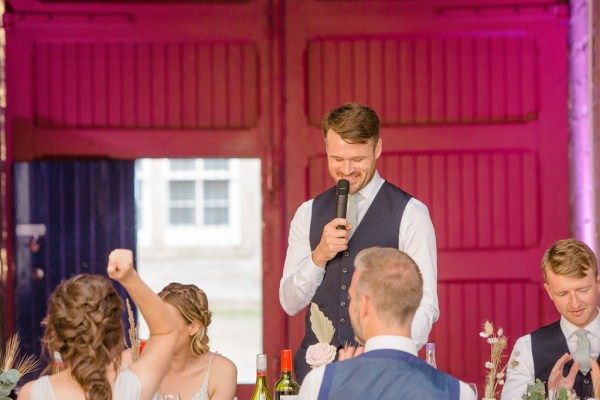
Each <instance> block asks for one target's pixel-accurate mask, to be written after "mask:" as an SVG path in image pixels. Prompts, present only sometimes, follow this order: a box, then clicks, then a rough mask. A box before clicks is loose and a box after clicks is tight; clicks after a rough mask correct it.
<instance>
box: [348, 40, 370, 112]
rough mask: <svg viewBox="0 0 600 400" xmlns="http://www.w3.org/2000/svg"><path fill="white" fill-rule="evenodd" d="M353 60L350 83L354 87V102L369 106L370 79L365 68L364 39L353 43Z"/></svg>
mask: <svg viewBox="0 0 600 400" xmlns="http://www.w3.org/2000/svg"><path fill="white" fill-rule="evenodd" d="M353 44H354V46H353V52H354V59H353V63H352V66H351V68H352V74H353V77H352V82H354V87H355V93H354V96H355V99H356V100H355V101H357V102H359V103H365V104H369V88H368V82H369V80H370V79H371V78H372V77H371V76H370V75H369V70H368V67H367V65H368V64H367V58H368V57H369V53H368V44H367V40H366V39H358V40H355V41H354V42H353Z"/></svg>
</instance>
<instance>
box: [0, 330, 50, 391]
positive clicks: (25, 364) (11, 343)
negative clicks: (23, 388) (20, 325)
mask: <svg viewBox="0 0 600 400" xmlns="http://www.w3.org/2000/svg"><path fill="white" fill-rule="evenodd" d="M19 344H21V337H20V336H19V335H18V334H15V335H13V336H11V337H10V339H8V341H7V342H6V350H5V351H4V354H2V351H1V350H0V367H1V368H2V371H1V373H0V400H10V397H9V396H10V393H11V392H12V390H13V389H14V388H15V386H17V383H19V379H21V378H22V377H23V376H24V375H26V374H28V373H30V372H32V371H34V370H35V369H36V368H37V367H38V366H39V365H40V363H39V360H38V359H36V358H35V357H34V356H31V355H29V356H26V357H19Z"/></svg>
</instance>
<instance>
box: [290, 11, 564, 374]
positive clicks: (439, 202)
mask: <svg viewBox="0 0 600 400" xmlns="http://www.w3.org/2000/svg"><path fill="white" fill-rule="evenodd" d="M462 3H463V2H460V1H457V2H441V1H440V2H402V1H400V2H356V1H352V2H350V1H348V2H345V1H337V2H322V1H303V2H297V3H294V4H291V3H290V4H288V9H287V13H288V16H291V15H294V16H296V18H295V19H294V21H296V22H294V23H293V24H292V23H290V24H288V32H289V36H288V37H287V48H288V53H287V57H288V58H287V64H288V66H289V72H290V73H289V75H290V79H288V81H287V90H288V91H289V92H290V93H293V96H289V98H290V100H289V102H288V106H289V109H288V117H287V121H288V123H287V125H288V127H292V128H293V135H294V142H293V146H292V145H288V148H287V159H288V160H289V163H290V165H294V166H297V167H298V168H290V169H289V170H288V171H287V182H288V193H289V194H288V199H287V212H288V217H289V218H291V216H292V215H293V212H294V211H295V209H296V208H297V206H298V205H299V204H300V203H301V202H302V201H304V200H306V199H308V198H310V197H313V196H314V195H315V194H317V193H319V192H320V191H322V190H323V189H324V188H326V187H329V186H331V185H332V180H331V178H330V177H329V175H328V173H327V168H326V158H325V154H324V146H323V142H322V133H321V130H320V126H319V125H320V121H321V119H322V116H323V115H324V113H325V112H326V111H327V110H329V109H331V108H332V107H334V106H336V105H338V104H340V103H343V102H346V101H358V102H363V103H366V104H369V105H371V106H372V107H373V108H374V109H375V110H376V111H377V112H378V113H379V115H380V117H381V120H382V138H383V155H382V157H381V158H380V160H379V171H380V173H381V174H382V176H383V177H384V178H385V179H387V180H389V181H390V182H392V183H395V184H397V185H399V186H400V187H402V188H404V189H405V190H406V191H408V192H409V193H411V194H413V195H414V196H415V197H417V198H419V199H421V200H422V201H423V202H425V203H426V204H427V205H428V207H429V211H430V214H431V216H432V219H433V222H434V225H435V228H436V234H437V244H438V296H439V305H440V310H441V316H440V318H439V320H438V321H437V323H436V324H435V325H434V328H433V332H432V334H431V335H430V340H431V341H434V342H437V345H438V367H439V368H441V369H442V370H445V371H447V372H449V373H452V374H454V375H456V376H458V377H460V378H462V379H463V380H465V381H469V382H478V383H479V384H480V385H481V384H482V382H483V375H484V373H485V368H484V362H485V360H486V357H489V349H488V346H487V344H486V343H485V342H484V341H483V340H482V339H481V338H480V337H479V335H478V333H479V332H480V329H481V324H482V323H483V322H484V321H485V320H491V321H493V322H494V323H495V324H497V325H500V326H503V327H504V330H505V332H506V333H507V335H508V336H509V337H510V346H512V344H513V343H514V340H515V339H516V338H518V337H519V336H521V335H523V334H524V333H526V332H528V331H530V330H531V329H533V328H535V327H537V326H539V325H540V324H542V323H545V322H548V321H551V320H553V318H555V314H554V311H553V309H552V307H551V306H549V304H548V301H547V300H546V298H545V294H544V293H543V292H542V291H541V282H540V281H541V278H540V276H541V274H540V268H539V262H540V259H541V257H542V254H543V252H544V250H545V248H546V247H547V246H548V245H550V244H551V243H552V242H553V241H555V240H557V239H559V238H563V237H565V236H567V235H568V234H569V225H568V221H569V203H568V195H567V193H568V159H567V155H568V149H567V139H568V132H567V108H566V106H565V105H566V104H567V72H566V61H564V60H566V24H565V17H564V15H563V14H564V11H565V10H564V8H563V7H558V6H557V7H551V8H548V7H544V6H542V4H541V3H540V5H539V6H537V5H536V2H528V3H527V4H528V5H527V6H524V5H523V6H521V5H519V2H518V1H512V2H498V4H496V5H494V6H488V5H487V4H488V3H486V2H481V5H479V6H468V5H462ZM470 3H473V2H470ZM333 16H335V17H336V18H333ZM291 20H292V19H291V18H289V21H291ZM297 21H302V22H300V23H297ZM557 60H561V61H557ZM290 134H291V132H290ZM289 143H291V142H289ZM301 167H302V168H301ZM290 182H294V183H295V184H294V185H292V184H290ZM289 332H290V341H291V342H292V343H298V342H299V341H300V339H301V337H302V332H303V320H302V317H294V318H292V319H291V321H290V328H289Z"/></svg>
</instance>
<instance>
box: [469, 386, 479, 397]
mask: <svg viewBox="0 0 600 400" xmlns="http://www.w3.org/2000/svg"><path fill="white" fill-rule="evenodd" d="M467 385H469V387H470V388H471V390H472V391H474V392H475V398H477V384H476V383H467Z"/></svg>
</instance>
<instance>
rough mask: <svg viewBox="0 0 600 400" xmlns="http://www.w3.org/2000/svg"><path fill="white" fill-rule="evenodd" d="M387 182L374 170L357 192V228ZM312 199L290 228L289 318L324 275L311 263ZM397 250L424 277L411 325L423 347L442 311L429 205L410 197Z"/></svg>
mask: <svg viewBox="0 0 600 400" xmlns="http://www.w3.org/2000/svg"><path fill="white" fill-rule="evenodd" d="M384 182H385V181H384V180H383V179H382V178H381V176H380V175H379V173H378V172H377V171H375V174H374V175H373V178H372V179H371V181H370V182H369V183H368V184H367V185H366V186H365V187H364V188H362V189H361V190H360V191H359V192H358V194H359V195H358V200H357V203H358V204H357V207H358V225H359V226H360V221H361V220H362V218H363V217H364V215H365V213H366V212H367V210H368V209H369V207H370V205H371V203H372V202H373V199H374V198H375V196H376V195H377V192H379V189H380V188H381V185H383V183H384ZM312 203H313V200H312V199H311V200H309V201H307V202H304V203H303V204H302V205H300V207H299V208H298V210H297V211H296V214H295V215H294V218H293V220H292V223H291V226H290V234H289V238H288V249H287V254H286V257H285V264H284V267H283V277H282V278H281V282H280V285H279V301H280V303H281V307H282V308H283V310H284V311H285V312H286V313H287V314H289V315H296V314H297V313H298V312H300V311H301V310H302V309H304V307H306V306H307V305H308V304H309V303H310V301H311V300H312V298H313V296H314V294H315V292H316V291H317V288H318V287H319V285H320V284H321V281H322V280H323V276H324V275H325V268H321V267H318V266H317V265H315V263H314V262H313V260H312V257H311V248H310V238H309V235H310V221H311V217H312ZM398 249H400V250H402V251H404V252H405V253H407V254H408V255H409V256H411V257H412V259H413V260H415V262H416V263H417V265H418V266H419V269H420V270H421V274H422V276H423V298H422V299H421V304H420V305H419V308H418V309H417V312H416V314H415V318H414V320H413V323H412V337H413V340H414V341H415V344H416V345H417V348H421V347H422V346H423V345H424V344H425V343H426V342H427V338H428V336H429V332H430V331H431V327H432V325H433V323H434V322H435V321H437V319H438V317H439V314H440V311H439V306H438V297H437V248H436V242H435V230H434V228H433V223H432V222H431V218H430V217H429V211H428V210H427V206H425V204H423V203H422V202H420V201H419V200H417V199H415V198H414V197H413V198H411V199H410V200H409V202H408V204H407V205H406V208H405V210H404V214H403V215H402V220H401V222H400V234H399V237H398Z"/></svg>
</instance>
